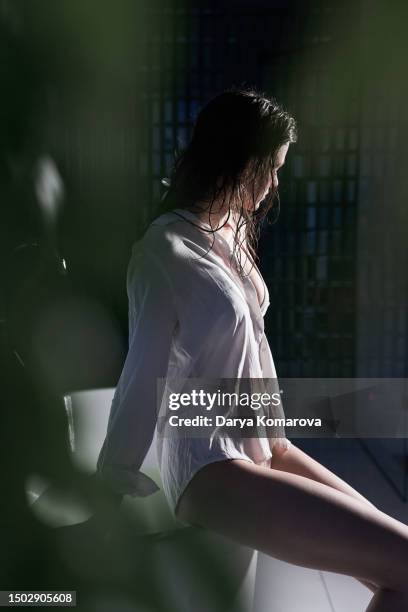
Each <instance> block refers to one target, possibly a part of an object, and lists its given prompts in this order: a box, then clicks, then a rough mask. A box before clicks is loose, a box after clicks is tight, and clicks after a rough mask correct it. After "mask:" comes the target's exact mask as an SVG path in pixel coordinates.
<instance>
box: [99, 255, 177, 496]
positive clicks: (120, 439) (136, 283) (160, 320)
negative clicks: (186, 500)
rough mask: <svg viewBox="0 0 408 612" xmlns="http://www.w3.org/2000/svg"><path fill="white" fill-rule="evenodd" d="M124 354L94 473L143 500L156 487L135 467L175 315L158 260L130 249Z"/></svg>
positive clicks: (148, 435)
mask: <svg viewBox="0 0 408 612" xmlns="http://www.w3.org/2000/svg"><path fill="white" fill-rule="evenodd" d="M127 292H128V303H129V350H128V354H127V357H126V360H125V364H124V367H123V370H122V373H121V376H120V379H119V382H118V385H117V387H116V390H115V395H114V397H113V401H112V406H111V411H110V415H109V422H108V428H107V433H106V437H105V440H104V443H103V446H102V449H101V451H100V454H99V457H98V462H97V472H98V475H99V476H100V477H101V478H102V479H103V480H104V481H105V482H107V484H108V485H109V486H110V487H111V488H112V489H113V491H115V492H117V493H121V494H123V495H124V494H129V495H132V496H146V495H150V494H151V493H154V492H155V491H157V490H158V488H159V487H158V486H157V485H156V483H154V482H153V480H151V479H150V478H148V477H147V476H146V475H145V474H143V473H142V472H140V471H139V470H140V467H141V465H142V463H143V460H144V458H145V456H146V454H147V451H148V450H149V447H150V445H151V443H152V440H153V435H154V430H155V426H156V422H157V406H158V405H159V404H158V402H159V399H160V398H158V397H157V379H158V378H165V376H166V372H167V367H168V361H169V355H170V347H171V341H172V336H173V330H174V328H175V326H176V324H177V314H176V308H175V302H174V299H173V290H172V283H171V280H170V278H169V277H168V275H167V273H166V270H165V269H164V268H163V266H162V264H161V263H160V260H159V259H158V258H157V257H155V256H154V254H153V253H150V252H149V253H147V252H143V251H142V250H141V249H138V248H137V247H136V246H135V247H134V248H133V252H132V257H131V260H130V262H129V266H128V271H127Z"/></svg>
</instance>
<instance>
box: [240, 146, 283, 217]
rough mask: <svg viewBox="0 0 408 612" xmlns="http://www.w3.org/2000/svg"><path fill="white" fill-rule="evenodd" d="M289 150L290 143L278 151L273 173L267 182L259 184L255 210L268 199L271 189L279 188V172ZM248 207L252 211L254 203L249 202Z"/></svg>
mask: <svg viewBox="0 0 408 612" xmlns="http://www.w3.org/2000/svg"><path fill="white" fill-rule="evenodd" d="M288 149H289V143H286V144H284V145H282V146H281V147H280V149H278V152H277V154H276V158H275V166H274V167H273V168H272V169H271V172H270V173H269V175H268V177H267V178H266V180H264V181H262V182H261V183H260V184H259V187H258V189H257V190H256V197H255V210H256V209H257V208H258V207H259V205H260V203H261V202H262V200H264V199H265V198H266V196H267V194H268V192H269V191H270V189H272V188H273V189H277V188H278V184H279V181H278V171H279V168H281V167H282V166H283V165H284V163H285V158H286V153H287V152H288ZM248 191H249V193H251V190H250V189H249V190H248ZM251 199H252V198H251ZM247 206H248V208H250V209H252V207H253V204H252V202H251V201H249V202H247Z"/></svg>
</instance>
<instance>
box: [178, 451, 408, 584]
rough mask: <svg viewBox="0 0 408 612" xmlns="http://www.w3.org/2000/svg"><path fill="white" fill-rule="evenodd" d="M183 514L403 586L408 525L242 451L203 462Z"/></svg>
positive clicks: (265, 547) (237, 536)
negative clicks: (235, 456)
mask: <svg viewBox="0 0 408 612" xmlns="http://www.w3.org/2000/svg"><path fill="white" fill-rule="evenodd" d="M177 513H178V516H179V518H181V519H182V520H183V521H185V522H187V523H190V524H192V525H199V526H203V527H206V528H207V529H211V530H213V531H215V532H217V533H220V534H222V535H224V536H226V537H227V538H231V539H232V540H234V541H236V542H238V543H240V544H241V545H244V546H249V547H251V548H254V549H256V550H259V551H262V552H264V553H266V554H268V555H270V556H272V557H276V558H278V559H280V560H282V561H286V562H288V563H293V564H295V565H301V566H304V567H309V568H314V569H321V570H326V571H333V572H338V573H343V574H346V575H349V576H359V577H360V578H363V579H366V580H369V581H372V582H375V583H376V584H378V585H380V586H384V587H390V588H401V586H402V585H404V584H405V582H406V575H407V571H408V564H407V560H408V528H407V526H406V525H403V524H402V523H400V522H399V521H397V520H395V519H393V518H392V517H389V516H387V515H386V514H384V513H382V512H381V511H379V510H377V509H375V508H371V507H370V506H369V505H368V504H363V503H361V501H359V500H356V499H354V498H352V497H351V496H349V495H345V494H344V493H342V492H341V491H338V490H336V489H335V488H333V487H330V486H327V485H325V484H321V483H319V482H316V481H314V480H312V479H310V478H306V477H304V476H299V475H297V474H292V473H285V472H283V471H281V470H276V469H271V468H267V467H261V466H258V465H255V464H253V463H250V462H248V461H243V460H240V459H230V460H224V461H219V462H215V463H211V464H209V465H206V466H204V468H202V469H201V470H200V471H199V472H197V473H196V474H195V476H194V477H193V479H192V480H191V481H190V483H189V484H188V485H187V487H186V489H185V491H184V493H183V495H182V496H181V498H180V501H179V504H178V509H177Z"/></svg>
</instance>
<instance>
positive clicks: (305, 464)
mask: <svg viewBox="0 0 408 612" xmlns="http://www.w3.org/2000/svg"><path fill="white" fill-rule="evenodd" d="M271 468H273V469H275V470H281V471H283V472H290V473H292V474H298V475H299V476H304V477H305V478H311V479H312V480H315V481H316V482H320V483H322V484H325V485H327V486H329V487H332V488H333V489H337V490H338V491H342V492H343V493H346V494H347V495H351V497H354V498H355V499H359V500H360V501H361V502H364V503H366V504H369V505H370V506H372V507H373V508H375V507H376V506H375V505H374V504H372V503H371V502H370V501H369V500H368V499H367V498H365V497H364V496H363V495H361V493H359V492H358V491H356V490H355V489H354V488H353V487H352V486H350V485H349V484H348V483H347V482H345V481H344V480H342V479H341V478H340V477H339V476H336V474H334V473H333V472H331V471H330V470H329V469H328V468H326V467H325V466H324V465H322V464H321V463H319V462H318V461H316V460H315V459H313V457H310V455H308V454H307V453H305V452H304V451H302V450H301V449H300V448H298V447H297V446H295V444H293V442H292V444H291V445H290V447H289V449H288V450H286V451H285V452H283V453H282V452H274V453H273V457H272V459H271Z"/></svg>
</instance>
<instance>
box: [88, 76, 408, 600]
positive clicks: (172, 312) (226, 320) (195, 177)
mask: <svg viewBox="0 0 408 612" xmlns="http://www.w3.org/2000/svg"><path fill="white" fill-rule="evenodd" d="M295 141H296V126H295V121H294V119H293V118H292V117H291V116H290V115H289V114H288V113H287V112H286V111H285V110H284V109H282V107H281V106H280V105H278V104H277V103H276V102H275V101H274V100H271V99H268V98H266V97H265V96H264V95H262V94H260V93H259V92H257V91H255V90H253V89H240V88H232V89H230V90H227V91H225V92H224V93H222V94H221V95H219V96H217V97H216V98H214V99H213V100H211V102H210V103H209V104H207V106H206V107H205V108H204V109H203V110H202V111H201V113H200V114H199V116H198V118H197V121H196V124H195V127H194V133H193V137H192V140H191V142H190V144H189V146H188V147H187V148H186V150H185V151H184V152H183V153H182V155H180V156H179V157H178V159H177V161H176V163H175V167H174V169H173V174H172V177H171V181H170V185H169V189H168V191H167V193H166V195H165V198H164V201H163V213H162V214H161V215H159V216H158V217H157V218H156V219H155V220H153V222H151V223H150V225H149V227H148V229H147V231H146V232H145V234H144V236H143V238H142V239H141V240H140V241H138V242H137V243H135V245H134V247H133V251H132V258H131V261H130V264H129V268H128V277H127V283H128V285H127V286H128V296H129V328H130V335H129V352H128V356H127V359H126V363H125V365H124V368H123V371H122V374H121V377H120V380H119V383H118V386H117V389H116V392H115V396H114V400H113V403H112V409H111V414H110V419H109V425H108V432H107V436H106V439H105V442H104V445H103V448H102V450H101V453H100V456H99V460H98V472H99V474H101V475H103V476H104V478H105V479H108V480H109V481H110V483H111V485H112V486H113V488H114V489H115V491H117V492H118V493H119V494H120V495H123V494H126V493H128V494H132V495H135V494H136V495H146V494H149V493H151V492H153V491H154V490H156V489H157V487H156V485H155V484H154V483H152V481H151V480H150V479H148V478H147V477H146V476H144V475H143V474H142V473H140V472H139V468H140V466H141V465H142V462H143V459H144V457H145V455H146V453H147V450H148V448H149V446H150V444H151V441H152V439H153V435H154V432H155V428H156V425H157V432H159V434H158V436H157V451H158V458H159V463H160V470H161V476H162V482H163V488H164V492H165V494H166V497H167V500H168V502H169V505H170V507H171V509H172V511H173V512H174V515H175V517H176V519H177V520H179V521H181V522H183V523H185V524H189V525H196V526H202V527H204V528H207V529H209V530H211V531H212V532H215V533H218V534H220V535H221V536H225V537H226V538H228V539H231V540H234V541H235V542H237V543H238V544H241V545H243V546H248V547H250V548H252V549H257V550H260V551H263V552H264V553H266V554H269V555H271V556H273V557H277V558H279V559H282V560H284V561H287V562H290V563H294V564H296V565H302V566H305V567H309V568H316V569H321V570H328V571H334V572H338V573H342V574H347V575H350V576H354V577H356V578H357V579H358V580H360V581H361V582H362V583H364V584H365V585H366V586H367V587H368V588H370V589H371V590H372V591H373V593H375V594H374V597H373V599H372V601H371V603H370V606H369V608H368V610H370V612H374V611H375V612H383V611H385V610H387V612H389V611H390V610H392V611H393V612H399V611H402V610H407V609H408V585H407V575H408V574H407V569H408V527H407V526H405V525H404V524H402V523H400V522H399V521H397V520H395V519H393V518H391V517H389V516H387V515H386V514H384V513H383V512H381V511H380V510H378V509H377V508H376V507H375V506H374V505H373V504H371V503H370V502H369V501H368V500H366V499H365V498H364V497H363V496H362V495H360V494H359V493H358V492H357V491H355V490H354V489H353V488H352V487H350V486H349V485H348V484H347V483H346V482H344V481H343V480H341V479H340V478H338V477H337V476H335V475H334V474H333V473H331V472H330V471H329V470H327V469H326V468H325V467H323V466H322V465H320V464H319V463H318V462H317V461H315V460H313V459H312V458H311V457H309V456H308V455H307V454H306V453H304V452H303V451H301V450H300V449H299V448H297V447H296V446H295V445H294V444H293V443H292V444H291V443H290V442H289V440H287V439H286V437H285V432H284V430H282V429H281V430H279V428H277V429H276V431H275V433H274V435H270V436H269V437H262V436H258V437H254V438H247V437H242V438H241V439H240V438H239V437H237V436H235V435H234V436H232V435H229V434H228V433H226V432H225V431H222V432H221V434H220V432H218V435H213V434H215V432H214V431H212V432H211V434H212V435H211V436H210V435H208V436H205V435H200V436H199V435H197V436H194V434H191V435H190V436H188V435H185V436H183V435H171V434H170V435H169V434H168V431H169V428H168V427H167V425H168V423H167V425H166V426H165V427H162V423H163V421H162V420H161V419H160V418H159V420H158V419H157V410H156V406H157V407H158V408H160V409H161V408H162V406H163V398H164V397H165V393H164V390H167V391H168V389H166V388H165V389H163V386H160V385H159V386H158V387H157V388H156V383H157V382H158V381H159V379H163V380H162V381H161V382H166V381H170V382H169V384H170V383H171V381H176V384H177V381H183V379H188V378H201V379H202V380H207V379H214V378H216V379H220V380H222V379H236V380H252V379H263V378H265V379H274V378H276V371H275V367H274V363H273V358H272V354H271V351H270V348H269V344H268V341H267V339H266V336H265V332H264V326H263V316H264V314H265V312H266V309H267V308H268V305H269V296H268V289H267V286H266V284H265V282H264V281H263V279H262V276H261V274H260V272H259V269H258V268H257V267H256V265H255V257H256V250H255V246H256V241H257V238H258V236H259V226H260V223H259V222H260V220H261V219H263V218H264V217H265V215H266V214H267V212H268V210H269V209H270V208H271V207H272V204H273V201H274V198H275V197H277V187H278V178H277V173H278V170H279V168H281V167H282V166H283V164H284V163H285V158H286V155H287V152H288V148H289V146H290V143H292V142H295ZM171 384H172V383H171ZM174 388H175V387H174V386H173V387H171V389H172V390H173V391H174ZM181 389H182V387H178V390H179V391H180V390H181ZM156 391H157V395H156ZM156 402H157V404H156ZM159 414H162V413H161V412H160V413H159ZM159 424H160V427H159Z"/></svg>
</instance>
